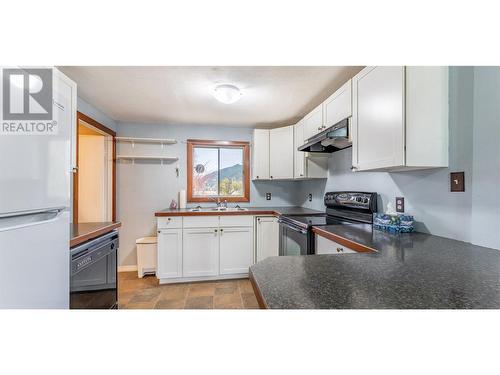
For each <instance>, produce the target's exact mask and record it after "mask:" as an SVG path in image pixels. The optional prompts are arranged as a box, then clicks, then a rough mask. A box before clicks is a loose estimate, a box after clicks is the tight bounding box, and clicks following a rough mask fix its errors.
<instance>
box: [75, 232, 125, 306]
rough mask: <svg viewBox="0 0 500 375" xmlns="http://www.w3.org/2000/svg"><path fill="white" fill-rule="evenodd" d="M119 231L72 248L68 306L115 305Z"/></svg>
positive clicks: (116, 297)
mask: <svg viewBox="0 0 500 375" xmlns="http://www.w3.org/2000/svg"><path fill="white" fill-rule="evenodd" d="M117 250H118V231H116V230H114V231H112V232H110V233H107V234H105V235H102V236H100V237H98V238H95V239H93V240H90V241H87V242H85V243H83V244H81V245H78V246H75V247H73V248H71V250H70V252H71V270H70V273H71V282H70V308H71V309H116V308H117V307H118V288H117Z"/></svg>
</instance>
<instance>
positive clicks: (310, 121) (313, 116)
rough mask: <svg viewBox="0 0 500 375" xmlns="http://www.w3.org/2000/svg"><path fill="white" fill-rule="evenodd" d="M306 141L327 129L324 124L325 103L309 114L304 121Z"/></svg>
mask: <svg viewBox="0 0 500 375" xmlns="http://www.w3.org/2000/svg"><path fill="white" fill-rule="evenodd" d="M302 121H303V122H304V139H309V138H311V137H313V136H315V135H316V134H318V133H321V132H322V131H323V130H324V129H326V127H325V125H324V124H323V103H322V104H320V105H319V106H317V107H316V108H314V109H313V110H312V111H311V112H309V113H308V114H307V115H306V116H305V117H304V118H303V119H302Z"/></svg>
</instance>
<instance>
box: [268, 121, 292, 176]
mask: <svg viewBox="0 0 500 375" xmlns="http://www.w3.org/2000/svg"><path fill="white" fill-rule="evenodd" d="M269 134H270V137H269V145H270V147H269V149H270V161H269V164H270V165H269V172H270V178H271V179H287V178H293V156H294V154H293V125H292V126H285V127H284V128H277V129H271V130H270V133H269Z"/></svg>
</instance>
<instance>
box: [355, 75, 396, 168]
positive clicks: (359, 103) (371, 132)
mask: <svg viewBox="0 0 500 375" xmlns="http://www.w3.org/2000/svg"><path fill="white" fill-rule="evenodd" d="M404 73H405V69H404V67H402V66H391V67H386V66H377V67H367V68H365V69H363V70H362V71H361V72H360V73H359V74H358V75H356V76H355V77H354V78H353V79H352V84H353V116H352V128H351V130H352V141H353V150H352V154H353V167H354V168H355V169H358V170H370V169H384V168H393V167H399V166H403V165H404V164H405V150H404V147H405V119H404V114H405V111H404V108H405V101H404V92H405V80H404Z"/></svg>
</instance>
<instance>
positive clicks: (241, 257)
mask: <svg viewBox="0 0 500 375" xmlns="http://www.w3.org/2000/svg"><path fill="white" fill-rule="evenodd" d="M219 256H220V274H221V275H232V274H238V273H247V272H248V267H250V266H251V265H252V264H253V227H246V228H232V227H225V228H221V229H220V251H219Z"/></svg>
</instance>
